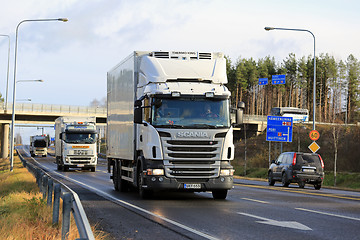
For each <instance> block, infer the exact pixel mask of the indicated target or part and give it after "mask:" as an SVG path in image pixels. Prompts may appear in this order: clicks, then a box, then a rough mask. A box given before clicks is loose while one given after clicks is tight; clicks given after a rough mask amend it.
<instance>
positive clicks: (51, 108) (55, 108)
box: [3, 103, 106, 115]
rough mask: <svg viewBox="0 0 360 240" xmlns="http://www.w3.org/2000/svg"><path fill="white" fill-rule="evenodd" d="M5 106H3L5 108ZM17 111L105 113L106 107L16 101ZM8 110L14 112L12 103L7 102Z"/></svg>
mask: <svg viewBox="0 0 360 240" xmlns="http://www.w3.org/2000/svg"><path fill="white" fill-rule="evenodd" d="M4 107H5V106H3V108H4ZM15 111H16V112H40V113H72V114H105V115H106V108H103V107H86V106H72V105H56V104H41V103H39V104H37V103H16V105H15ZM7 112H12V104H7Z"/></svg>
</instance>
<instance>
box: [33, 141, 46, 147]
mask: <svg viewBox="0 0 360 240" xmlns="http://www.w3.org/2000/svg"><path fill="white" fill-rule="evenodd" d="M46 145H47V144H46V141H45V140H35V141H34V147H43V148H44V147H47V146H46Z"/></svg>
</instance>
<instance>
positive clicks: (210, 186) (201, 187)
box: [144, 176, 234, 192]
mask: <svg viewBox="0 0 360 240" xmlns="http://www.w3.org/2000/svg"><path fill="white" fill-rule="evenodd" d="M144 180H145V184H144V188H146V189H149V190H159V191H163V190H166V191H169V190H176V191H189V192H205V191H211V190H220V189H227V190H229V189H231V188H232V187H233V180H234V178H233V176H220V177H217V178H210V179H206V180H202V181H199V179H192V180H191V179H176V178H168V177H165V176H145V177H144Z"/></svg>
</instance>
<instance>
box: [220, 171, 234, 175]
mask: <svg viewBox="0 0 360 240" xmlns="http://www.w3.org/2000/svg"><path fill="white" fill-rule="evenodd" d="M234 172H235V170H234V169H221V170H220V176H233V175H234Z"/></svg>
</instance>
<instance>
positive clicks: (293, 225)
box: [238, 212, 312, 231]
mask: <svg viewBox="0 0 360 240" xmlns="http://www.w3.org/2000/svg"><path fill="white" fill-rule="evenodd" d="M238 214H241V215H244V216H248V217H252V218H257V219H260V220H261V221H256V222H257V223H263V224H269V225H273V226H277V227H286V228H293V229H298V230H304V231H311V230H312V229H311V228H309V227H307V226H305V225H304V224H301V223H298V222H294V221H276V220H273V219H269V218H264V217H259V216H256V215H252V214H248V213H242V212H238Z"/></svg>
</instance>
